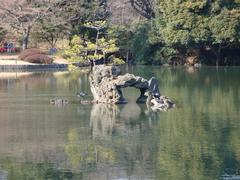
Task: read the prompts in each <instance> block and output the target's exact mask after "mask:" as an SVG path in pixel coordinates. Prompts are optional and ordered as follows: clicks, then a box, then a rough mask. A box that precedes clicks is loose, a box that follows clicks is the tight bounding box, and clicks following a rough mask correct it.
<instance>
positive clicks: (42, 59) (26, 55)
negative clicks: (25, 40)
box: [18, 48, 53, 64]
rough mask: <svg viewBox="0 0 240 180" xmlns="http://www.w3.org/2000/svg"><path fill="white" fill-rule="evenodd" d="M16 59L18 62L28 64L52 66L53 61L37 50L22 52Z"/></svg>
mask: <svg viewBox="0 0 240 180" xmlns="http://www.w3.org/2000/svg"><path fill="white" fill-rule="evenodd" d="M18 58H19V59H20V60H23V61H26V62H30V63H38V64H52V63H53V59H52V58H50V57H48V56H47V55H46V53H45V52H43V51H41V50H40V49H37V48H32V49H26V50H24V51H23V52H22V53H21V54H20V55H19V56H18Z"/></svg>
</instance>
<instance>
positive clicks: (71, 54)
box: [65, 21, 123, 64]
mask: <svg viewBox="0 0 240 180" xmlns="http://www.w3.org/2000/svg"><path fill="white" fill-rule="evenodd" d="M85 26H86V27H88V28H90V29H94V30H96V31H97V32H96V33H97V35H96V39H95V41H93V42H92V41H90V40H88V39H87V38H85V39H83V38H81V37H80V36H77V35H75V36H73V38H72V41H71V47H70V48H69V49H68V50H66V52H65V55H66V56H67V57H68V60H69V61H70V62H86V61H93V62H94V63H95V62H96V61H98V60H101V59H103V60H104V62H106V61H107V58H108V57H109V56H110V55H113V56H114V53H115V52H117V51H119V47H118V46H117V44H116V39H114V38H112V39H109V38H106V37H105V36H101V30H103V29H105V28H106V21H96V22H88V23H85ZM114 62H118V63H120V64H122V63H123V61H120V59H117V60H116V61H113V63H114Z"/></svg>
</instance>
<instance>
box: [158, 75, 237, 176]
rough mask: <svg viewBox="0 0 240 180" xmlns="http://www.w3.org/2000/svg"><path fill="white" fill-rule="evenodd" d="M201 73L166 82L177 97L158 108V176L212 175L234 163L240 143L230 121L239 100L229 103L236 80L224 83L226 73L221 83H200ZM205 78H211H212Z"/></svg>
mask: <svg viewBox="0 0 240 180" xmlns="http://www.w3.org/2000/svg"><path fill="white" fill-rule="evenodd" d="M199 76H200V77H199ZM201 76H205V75H204V74H201V75H199V74H198V76H196V77H188V78H190V79H189V80H187V86H186V85H184V83H183V84H181V85H180V83H179V82H178V84H174V85H176V86H178V88H176V87H173V86H174V85H172V87H170V85H168V87H167V88H168V93H170V94H172V95H174V96H176V97H177V99H178V100H179V106H180V108H176V109H174V110H173V111H171V112H169V113H168V114H167V115H166V114H162V118H161V119H163V120H162V121H161V125H159V127H158V129H157V131H158V132H160V135H159V144H160V149H159V150H158V163H157V176H158V177H161V178H162V177H164V179H179V180H180V179H218V178H219V177H220V176H221V175H222V174H223V173H224V171H225V169H228V168H234V167H235V168H236V169H239V167H240V166H239V149H240V143H239V140H238V139H239V138H236V137H239V136H238V135H239V133H238V132H239V127H236V124H237V122H238V118H237V117H239V115H240V114H239V111H238V110H239V108H240V107H239V106H240V104H239V103H238V104H236V103H235V101H236V98H239V97H236V95H235V93H236V89H235V88H236V84H233V85H230V84H229V83H228V86H232V87H228V88H227V87H225V85H227V82H226V81H228V80H227V79H225V78H227V77H224V76H220V79H222V82H221V85H217V84H215V83H213V85H211V86H206V85H204V83H202V84H199V81H202V79H201V78H202V77H201ZM213 76H214V75H213ZM174 77H175V76H174ZM175 78H180V77H177V76H176V77H175ZM191 78H192V79H191ZM209 78H210V81H211V82H213V81H215V80H216V79H215V80H214V77H209ZM194 79H195V80H194ZM203 79H204V78H203ZM223 79H225V80H223ZM162 81H164V76H163V79H162ZM182 81H183V82H185V81H186V80H182ZM201 85H202V86H201ZM196 86H197V87H196ZM165 88H166V87H165ZM234 92H235V93H234ZM180 102H181V104H180ZM235 172H236V171H235Z"/></svg>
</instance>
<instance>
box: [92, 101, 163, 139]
mask: <svg viewBox="0 0 240 180" xmlns="http://www.w3.org/2000/svg"><path fill="white" fill-rule="evenodd" d="M144 110H145V108H142V106H138V105H136V104H126V105H124V106H116V105H110V104H94V105H93V107H92V111H91V117H90V127H91V131H92V136H93V138H99V139H108V138H111V136H112V135H113V134H118V135H120V136H126V134H128V133H130V132H132V133H136V132H134V131H132V130H130V128H131V127H133V126H136V127H138V126H139V127H140V126H141V127H142V126H143V124H144V126H145V127H146V128H147V129H148V128H150V129H151V128H152V125H153V122H154V121H155V122H156V120H157V119H158V117H159V116H158V114H157V113H155V112H152V111H144ZM129 125H130V126H129ZM135 130H136V131H137V133H139V132H138V131H139V129H138V128H136V129H135Z"/></svg>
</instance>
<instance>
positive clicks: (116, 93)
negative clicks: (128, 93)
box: [89, 65, 174, 110]
mask: <svg viewBox="0 0 240 180" xmlns="http://www.w3.org/2000/svg"><path fill="white" fill-rule="evenodd" d="M89 81H90V88H91V91H92V94H93V97H94V101H95V102H98V103H109V104H125V103H127V101H126V99H125V98H124V96H123V93H122V88H126V87H134V88H137V89H139V90H140V96H139V98H138V99H137V103H146V102H147V104H148V105H150V106H154V108H155V109H159V110H163V109H164V110H166V109H169V108H172V107H174V103H173V102H172V101H171V100H170V99H168V98H166V97H165V96H161V95H160V91H159V85H158V81H157V79H156V78H155V77H152V78H151V79H150V80H149V81H148V80H146V79H144V78H142V77H139V76H135V75H133V74H128V73H127V74H124V75H121V70H120V68H118V67H117V66H106V65H99V66H95V67H93V70H92V73H91V74H90V76H89ZM163 97H164V98H163Z"/></svg>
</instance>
